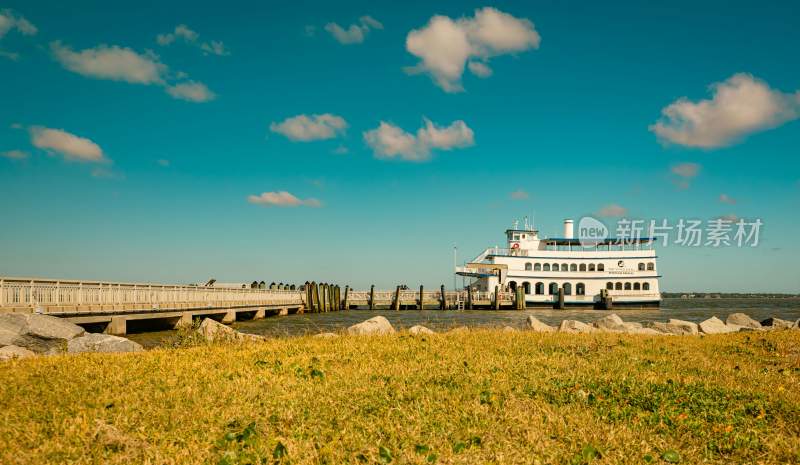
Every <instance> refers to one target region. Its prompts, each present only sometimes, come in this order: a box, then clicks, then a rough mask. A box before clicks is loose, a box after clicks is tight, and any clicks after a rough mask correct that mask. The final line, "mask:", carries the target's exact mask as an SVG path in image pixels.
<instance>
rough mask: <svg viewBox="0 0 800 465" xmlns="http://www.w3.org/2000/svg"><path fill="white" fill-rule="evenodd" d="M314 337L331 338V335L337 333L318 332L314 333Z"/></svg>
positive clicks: (335, 335) (334, 335)
mask: <svg viewBox="0 0 800 465" xmlns="http://www.w3.org/2000/svg"><path fill="white" fill-rule="evenodd" d="M314 337H319V338H323V339H327V338H331V337H339V335H338V334H336V333H319V334H315V335H314Z"/></svg>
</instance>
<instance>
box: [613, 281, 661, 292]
mask: <svg viewBox="0 0 800 465" xmlns="http://www.w3.org/2000/svg"><path fill="white" fill-rule="evenodd" d="M624 288H625V290H626V291H649V290H650V283H629V282H628V283H625V285H624ZM606 289H608V290H609V291H614V290H616V291H621V290H622V289H623V284H622V283H620V282H617V283H612V282H607V283H606Z"/></svg>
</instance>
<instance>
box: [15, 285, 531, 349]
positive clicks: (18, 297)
mask: <svg viewBox="0 0 800 465" xmlns="http://www.w3.org/2000/svg"><path fill="white" fill-rule="evenodd" d="M359 308H360V309H371V310H378V309H388V310H397V311H399V310H472V309H496V310H500V309H518V310H522V309H525V299H524V294H522V290H521V289H518V290H517V292H504V291H501V290H500V289H496V290H495V292H492V293H489V292H477V291H472V290H459V291H446V290H445V287H444V285H442V286H440V287H439V289H436V290H426V289H424V287H423V286H420V287H419V289H415V290H409V289H407V288H404V287H403V286H397V287H396V288H395V289H394V290H377V289H375V286H374V285H373V286H371V287H370V289H369V290H366V291H364V290H353V289H351V288H350V287H349V286H344V287H342V286H341V285H338V284H330V283H317V282H314V281H312V282H306V283H304V284H301V285H299V286H295V285H283V284H279V285H275V284H273V285H270V286H269V288H267V287H266V286H263V285H262V286H258V285H256V286H251V287H242V288H231V287H213V286H200V285H169V284H153V283H122V282H105V281H79V280H62V279H41V278H15V277H0V313H39V314H46V315H51V316H56V317H59V318H64V319H67V320H69V321H71V322H73V323H75V324H78V325H81V326H84V327H86V328H87V329H91V330H92V331H93V332H105V333H107V334H113V335H125V334H127V333H128V332H129V331H146V330H153V329H176V328H179V327H181V326H185V325H187V326H188V325H191V324H192V323H193V322H194V321H195V320H197V319H202V318H212V319H214V320H217V321H219V322H221V323H225V324H230V323H233V322H235V321H243V320H257V319H261V318H266V317H269V316H285V315H289V314H295V313H303V312H314V313H318V312H331V311H342V310H349V309H359Z"/></svg>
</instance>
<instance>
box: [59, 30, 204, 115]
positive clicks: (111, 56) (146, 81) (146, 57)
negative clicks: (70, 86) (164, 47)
mask: <svg viewBox="0 0 800 465" xmlns="http://www.w3.org/2000/svg"><path fill="white" fill-rule="evenodd" d="M50 48H51V50H52V51H53V56H54V57H55V58H56V60H57V61H58V62H59V63H61V65H62V66H63V67H64V68H65V69H67V70H69V71H72V72H74V73H78V74H80V75H82V76H86V77H90V78H94V79H108V80H112V81H124V82H128V83H131V84H143V85H150V84H154V85H158V86H163V87H165V88H166V91H167V93H168V94H169V95H171V96H172V97H173V98H176V99H181V100H188V101H190V102H197V103H202V102H208V101H210V100H213V99H214V98H215V97H216V95H215V94H214V93H213V92H211V91H210V90H209V89H208V87H207V86H206V85H205V84H203V83H201V82H196V81H184V82H179V83H177V84H170V83H169V82H168V81H171V80H174V79H176V78H177V79H185V78H186V77H187V75H186V73H182V72H178V73H174V74H172V73H170V70H169V67H168V66H167V65H165V64H163V63H161V61H160V60H159V57H158V56H157V55H156V54H154V53H153V52H150V51H148V52H146V53H143V54H142V53H137V52H136V51H134V50H132V49H130V48H126V47H119V46H116V45H113V46H108V45H98V46H97V47H94V48H87V49H85V50H80V51H74V50H72V49H71V48H70V47H68V46H64V45H62V44H61V43H60V42H53V43H51V44H50Z"/></svg>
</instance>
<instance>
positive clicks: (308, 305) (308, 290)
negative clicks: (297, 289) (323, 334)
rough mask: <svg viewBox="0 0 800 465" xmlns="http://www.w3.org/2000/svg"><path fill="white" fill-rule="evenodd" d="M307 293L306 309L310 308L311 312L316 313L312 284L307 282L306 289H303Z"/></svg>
mask: <svg viewBox="0 0 800 465" xmlns="http://www.w3.org/2000/svg"><path fill="white" fill-rule="evenodd" d="M303 289H304V290H305V291H306V308H308V311H309V312H313V311H314V300H313V294H312V293H311V283H309V282H308V281H306V287H304V288H303Z"/></svg>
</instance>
